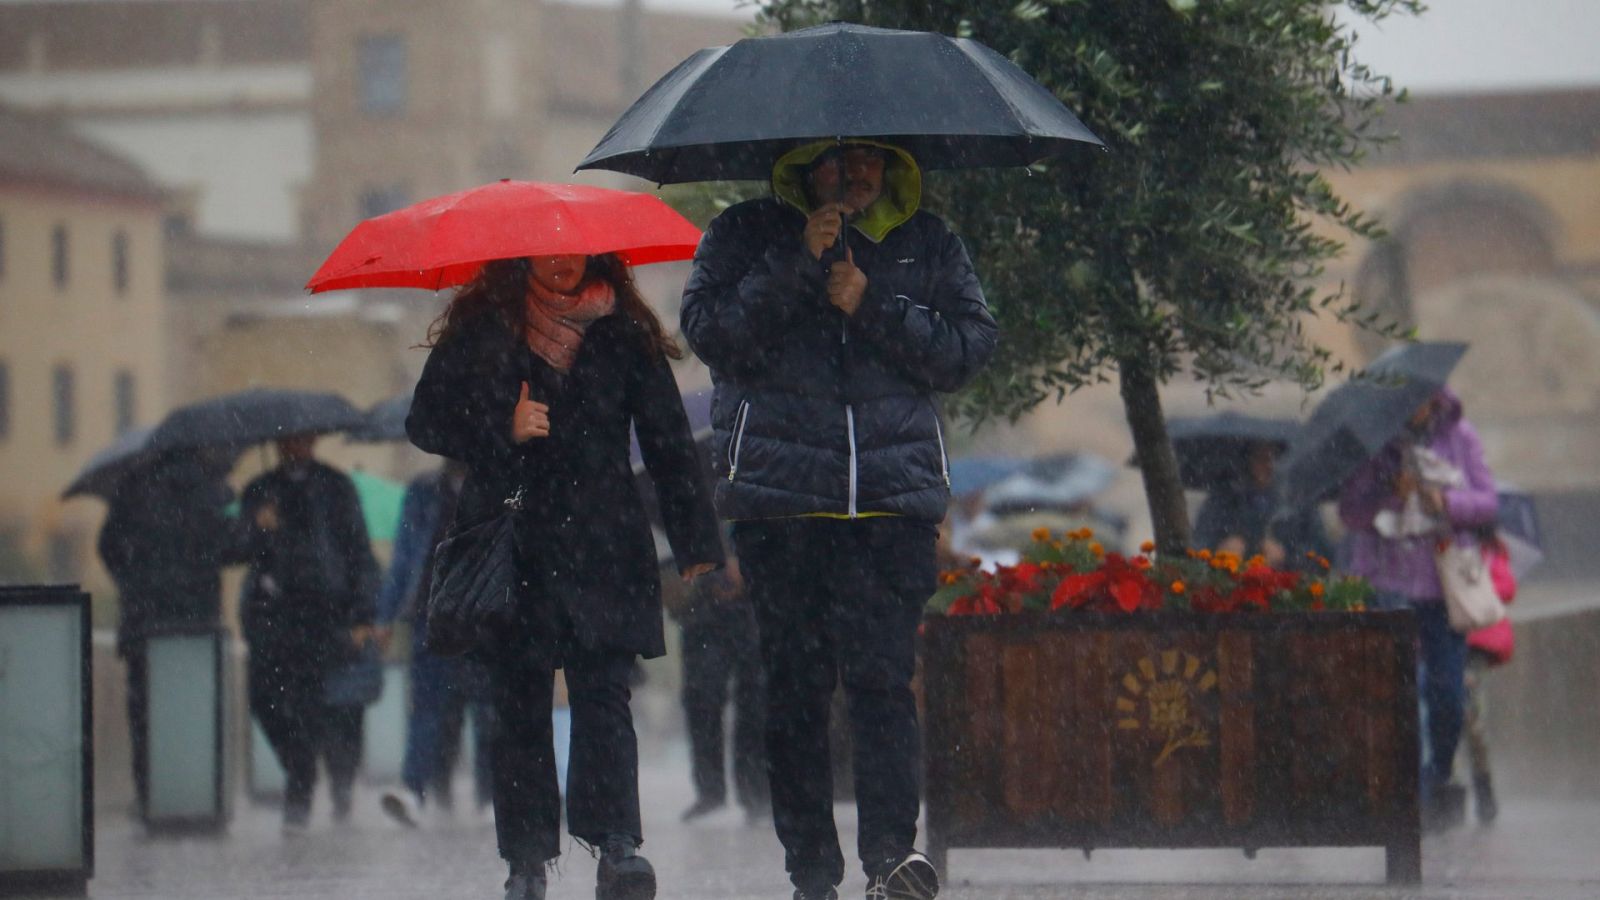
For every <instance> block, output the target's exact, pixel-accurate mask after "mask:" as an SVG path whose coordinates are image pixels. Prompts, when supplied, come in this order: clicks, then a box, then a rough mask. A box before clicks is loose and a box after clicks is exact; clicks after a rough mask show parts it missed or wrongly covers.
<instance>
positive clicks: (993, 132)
mask: <svg viewBox="0 0 1600 900" xmlns="http://www.w3.org/2000/svg"><path fill="white" fill-rule="evenodd" d="M828 138H839V139H848V138H876V139H879V140H883V141H886V142H888V143H891V144H894V145H896V146H899V147H901V148H904V149H905V150H907V151H908V152H910V153H911V155H912V156H913V157H915V158H916V160H917V164H918V165H919V166H921V167H922V168H924V169H958V168H981V167H989V166H1025V165H1029V164H1031V163H1034V162H1037V161H1039V160H1041V159H1044V158H1045V157H1048V156H1052V155H1055V154H1057V153H1060V152H1062V151H1063V150H1065V149H1066V148H1068V147H1071V146H1075V145H1076V146H1084V145H1095V146H1101V145H1102V142H1101V140H1100V139H1099V138H1097V137H1095V136H1094V134H1093V133H1092V132H1090V131H1089V129H1088V128H1086V127H1084V125H1083V123H1082V122H1080V121H1078V118H1077V117H1076V116H1074V115H1073V114H1072V113H1071V112H1070V111H1068V110H1067V108H1066V107H1065V106H1063V105H1062V104H1061V101H1060V100H1058V99H1056V97H1055V95H1054V94H1052V93H1050V91H1049V90H1047V89H1046V88H1045V87H1044V86H1043V85H1041V84H1039V83H1038V82H1037V81H1034V80H1033V79H1032V78H1031V77H1029V76H1028V74H1027V73H1025V72H1023V71H1022V70H1021V69H1019V68H1017V66H1016V65H1015V64H1014V63H1012V62H1011V61H1010V60H1008V59H1006V58H1005V57H1004V56H1001V55H1000V54H999V53H996V52H995V51H993V50H991V49H989V48H988V47H985V46H984V45H982V44H980V43H978V42H977V41H974V40H970V39H967V38H952V37H946V36H945V35H941V34H932V33H928V32H918V31H896V30H893V29H887V28H870V27H867V26H864V25H851V24H845V23H837V22H836V23H832V24H828V25H819V26H817V27H815V28H806V29H802V30H799V31H793V32H789V33H786V34H775V35H769V36H765V37H755V38H746V39H744V40H742V41H739V42H737V43H735V44H731V45H729V46H725V47H711V48H708V49H705V50H701V51H699V52H697V53H695V54H694V55H693V56H691V57H689V58H688V59H686V60H684V61H683V62H681V63H679V64H678V65H677V67H676V68H674V69H673V70H672V71H670V72H668V73H667V74H666V75H664V76H662V78H661V80H660V81H657V82H656V83H655V84H654V85H653V86H652V87H651V88H650V89H649V90H648V91H646V92H645V93H644V95H643V96H642V97H640V98H639V100H638V101H637V102H635V103H634V104H633V106H631V107H629V108H628V111H627V112H625V113H623V114H622V117H621V118H620V119H618V120H617V122H616V124H614V125H612V126H611V130H610V131H608V132H606V135H605V137H603V138H601V139H600V143H599V144H597V145H596V146H595V148H594V149H593V150H591V151H589V155H588V156H586V157H584V159H583V161H582V162H580V163H578V169H579V170H583V169H609V170H612V171H615V172H625V173H627V174H629V175H636V176H638V177H640V178H645V179H648V180H650V181H654V182H656V183H657V184H673V183H678V182H684V181H720V180H735V181H736V180H745V179H754V180H761V181H765V180H767V179H768V178H770V177H771V176H772V165H773V163H774V162H775V161H776V160H777V159H778V157H779V156H781V155H782V154H783V153H785V152H786V151H788V150H790V149H792V148H794V147H795V146H796V145H798V144H801V143H806V142H809V141H814V140H821V139H828Z"/></svg>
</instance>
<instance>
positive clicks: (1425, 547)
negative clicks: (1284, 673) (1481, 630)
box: [1339, 388, 1499, 830]
mask: <svg viewBox="0 0 1600 900" xmlns="http://www.w3.org/2000/svg"><path fill="white" fill-rule="evenodd" d="M1498 502H1499V501H1498V498H1497V496H1496V493H1495V484H1494V477H1493V476H1492V475H1491V474H1490V472H1489V467H1488V466H1487V465H1486V464H1485V463H1484V459H1483V445H1482V443H1481V442H1480V440H1479V438H1478V433H1477V431H1476V430H1475V429H1474V428H1473V427H1472V425H1471V423H1469V422H1468V421H1467V420H1466V419H1465V418H1463V416H1462V407H1461V401H1460V399H1459V398H1457V397H1456V395H1455V393H1454V392H1452V391H1451V390H1450V389H1449V388H1441V389H1440V390H1439V391H1438V392H1437V393H1435V394H1434V395H1433V396H1432V397H1431V398H1430V399H1428V400H1427V401H1425V402H1424V403H1423V404H1422V405H1421V406H1420V407H1418V408H1417V409H1416V411H1415V412H1414V413H1413V414H1412V416H1411V418H1410V420H1409V422H1408V423H1407V426H1406V428H1405V430H1404V431H1402V432H1401V434H1400V435H1399V436H1398V437H1396V438H1395V439H1393V440H1392V441H1390V443H1389V444H1388V446H1387V447H1385V448H1384V449H1383V451H1382V452H1380V453H1378V454H1377V455H1376V456H1374V457H1373V458H1371V459H1369V460H1368V461H1367V462H1366V463H1365V464H1363V465H1362V466H1361V467H1360V468H1359V469H1357V470H1356V471H1355V473H1354V474H1353V475H1352V476H1351V477H1350V479H1349V480H1348V481H1347V482H1345V485H1344V488H1343V490H1342V491H1341V493H1340V497H1339V515H1340V517H1341V518H1342V519H1343V520H1344V524H1345V526H1346V528H1347V529H1349V535H1348V538H1347V543H1348V547H1347V553H1348V561H1347V568H1348V570H1349V572H1350V574H1352V575H1358V576H1361V577H1363V578H1365V579H1367V580H1368V581H1369V582H1371V583H1372V586H1373V587H1374V588H1375V589H1376V590H1377V592H1378V595H1377V599H1376V601H1375V603H1376V605H1377V606H1378V607H1379V608H1389V609H1400V608H1409V609H1412V610H1414V611H1415V612H1416V614H1417V624H1418V630H1419V639H1420V653H1421V684H1420V686H1419V687H1420V691H1421V695H1422V701H1423V707H1424V712H1425V717H1426V723H1427V731H1426V734H1427V739H1428V740H1427V758H1426V759H1425V760H1424V761H1423V765H1422V796H1423V818H1424V824H1425V825H1427V826H1428V827H1430V828H1432V829H1434V830H1442V829H1446V828H1450V827H1453V826H1455V825H1457V824H1459V823H1460V821H1461V819H1462V817H1463V815H1464V811H1465V800H1466V793H1465V790H1464V789H1463V788H1462V787H1461V786H1460V785H1458V784H1455V783H1453V782H1452V781H1451V773H1452V769H1453V766H1454V761H1455V755H1456V748H1457V746H1458V744H1459V743H1460V740H1461V729H1462V719H1463V715H1464V702H1465V697H1464V692H1465V687H1464V682H1463V678H1464V675H1465V669H1466V662H1467V643H1466V638H1465V636H1463V635H1462V634H1460V633H1458V632H1456V631H1455V630H1453V629H1452V628H1451V626H1450V620H1449V616H1448V612H1447V610H1446V607H1445V601H1444V597H1443V594H1444V590H1443V587H1442V586H1441V584H1440V581H1439V573H1438V569H1437V565H1436V563H1435V560H1434V554H1435V552H1436V547H1437V545H1438V543H1439V541H1440V539H1441V536H1443V537H1448V538H1450V539H1451V540H1453V541H1455V542H1456V543H1458V544H1462V545H1466V546H1478V545H1479V543H1480V542H1479V540H1478V537H1477V534H1478V530H1479V529H1481V528H1485V527H1490V526H1493V524H1494V522H1495V514H1496V511H1497V507H1498Z"/></svg>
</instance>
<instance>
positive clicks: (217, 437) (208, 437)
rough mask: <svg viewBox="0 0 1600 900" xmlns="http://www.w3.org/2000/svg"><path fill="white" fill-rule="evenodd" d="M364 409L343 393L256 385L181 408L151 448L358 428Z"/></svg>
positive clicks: (234, 443) (240, 444)
mask: <svg viewBox="0 0 1600 900" xmlns="http://www.w3.org/2000/svg"><path fill="white" fill-rule="evenodd" d="M361 422H362V417H361V413H360V412H358V411H357V410H356V408H355V407H354V406H351V405H350V401H348V400H346V399H344V398H343V397H341V396H339V395H338V394H330V393H324V392H318V391H298V390H286V389H282V388H252V389H250V390H247V391H240V392H238V393H236V394H224V395H222V396H220V397H212V398H211V399H209V400H202V401H200V402H199V403H194V404H191V405H189V406H185V407H182V408H180V409H176V410H174V411H173V412H171V413H170V414H168V415H167V417H166V418H165V419H163V420H162V422H161V424H160V425H157V426H156V428H155V431H154V432H152V433H151V435H150V442H149V446H150V448H151V449H152V450H158V451H160V450H169V449H174V448H179V447H237V448H240V449H243V448H245V447H248V446H250V445H252V444H261V443H266V442H267V441H275V440H278V439H279V438H284V437H289V436H291V435H296V434H326V433H328V432H333V431H344V430H346V429H349V428H354V427H356V426H358V425H360V424H361Z"/></svg>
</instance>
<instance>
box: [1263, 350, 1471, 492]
mask: <svg viewBox="0 0 1600 900" xmlns="http://www.w3.org/2000/svg"><path fill="white" fill-rule="evenodd" d="M1466 352H1467V345H1466V344H1458V343H1418V344H1405V345H1402V346H1399V347H1394V348H1392V349H1390V350H1388V351H1387V352H1385V353H1384V354H1383V355H1382V356H1380V357H1378V358H1377V359H1376V360H1374V361H1373V363H1372V365H1370V366H1368V367H1367V369H1366V371H1365V372H1363V373H1362V374H1361V375H1360V376H1359V377H1357V378H1354V379H1352V380H1350V381H1348V382H1346V383H1344V384H1342V385H1340V386H1339V387H1338V388H1336V389H1335V390H1334V391H1333V392H1332V393H1331V394H1329V395H1328V396H1327V397H1326V398H1325V399H1323V401H1322V402H1321V403H1320V404H1318V405H1317V408H1316V411H1314V412H1313V413H1312V414H1311V419H1310V421H1308V422H1307V423H1306V425H1305V428H1304V429H1302V430H1301V432H1300V434H1299V436H1298V437H1296V439H1295V441H1294V443H1293V444H1292V445H1291V446H1290V448H1289V454H1288V456H1286V457H1285V458H1284V460H1283V462H1282V463H1281V464H1280V465H1279V466H1278V472H1279V477H1280V478H1281V479H1283V482H1282V483H1283V486H1284V491H1283V496H1284V499H1285V501H1286V502H1287V503H1288V505H1289V506H1291V507H1300V506H1309V505H1311V504H1315V503H1319V502H1321V501H1323V500H1325V499H1328V498H1329V497H1331V496H1333V495H1334V494H1336V493H1337V492H1338V491H1339V488H1340V487H1341V486H1342V485H1343V484H1344V483H1345V481H1347V480H1348V479H1349V478H1350V476H1351V475H1353V474H1355V471H1356V469H1358V468H1360V466H1361V464H1362V463H1364V462H1366V461H1367V460H1369V459H1371V458H1372V457H1374V456H1376V455H1378V453H1379V451H1381V450H1383V448H1384V447H1385V446H1387V445H1388V443H1389V442H1390V441H1391V440H1393V439H1394V437H1395V436H1396V435H1398V434H1399V433H1400V432H1401V431H1402V430H1403V429H1404V428H1405V426H1406V422H1407V421H1408V420H1409V419H1410V418H1411V415H1412V413H1414V412H1415V411H1416V409H1417V407H1419V406H1421V405H1422V403H1423V402H1424V401H1426V400H1427V399H1428V398H1429V397H1432V396H1433V395H1434V394H1436V393H1438V391H1439V390H1440V389H1441V388H1443V387H1444V386H1445V383H1446V382H1447V381H1448V380H1449V378H1450V373H1451V372H1452V371H1454V370H1455V367H1456V364H1457V363H1459V362H1460V361H1461V357H1462V355H1463V354H1465V353H1466Z"/></svg>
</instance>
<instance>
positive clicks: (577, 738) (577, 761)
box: [488, 640, 643, 866]
mask: <svg viewBox="0 0 1600 900" xmlns="http://www.w3.org/2000/svg"><path fill="white" fill-rule="evenodd" d="M534 645H535V642H534V641H532V640H517V641H512V642H509V643H508V646H507V647H505V648H501V649H500V650H499V651H497V652H496V653H494V654H492V655H490V656H489V658H488V664H489V685H490V696H491V700H492V703H493V705H494V714H495V722H496V727H495V735H494V742H493V743H494V757H493V765H494V826H495V832H496V835H497V837H498V838H499V842H500V855H501V856H502V857H503V858H505V859H506V860H507V861H508V862H511V863H513V864H526V865H529V866H536V865H539V864H541V863H544V862H546V861H548V860H551V859H555V858H556V857H557V856H559V855H560V854H561V846H560V840H561V790H560V788H559V787H558V785H557V783H556V762H555V737H554V735H553V730H554V729H553V726H552V723H551V720H550V713H551V700H552V698H553V693H554V689H555V661H556V659H558V658H559V659H560V660H561V662H562V664H563V665H562V667H563V668H564V670H565V672H566V678H567V697H568V699H569V701H570V703H571V707H572V745H571V746H572V750H571V756H570V762H569V764H568V770H567V831H568V832H569V833H571V835H572V836H573V837H575V838H578V839H579V840H582V841H585V842H587V843H589V844H592V845H598V844H600V843H601V842H602V841H604V839H605V838H606V836H608V835H612V834H623V835H630V836H632V837H633V839H634V840H635V841H639V840H641V839H642V837H643V828H642V827H641V826H640V824H639V745H638V739H637V738H636V736H635V735H634V731H633V713H632V711H631V710H630V709H629V708H628V701H629V699H630V698H631V697H632V690H631V689H630V687H629V684H628V682H629V678H630V676H631V675H632V673H633V662H634V654H632V653H620V652H616V651H607V650H589V649H585V648H581V647H576V646H566V647H564V648H562V649H561V650H560V652H559V656H556V655H553V654H552V652H551V651H550V650H549V649H546V648H540V647H536V646H534Z"/></svg>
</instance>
